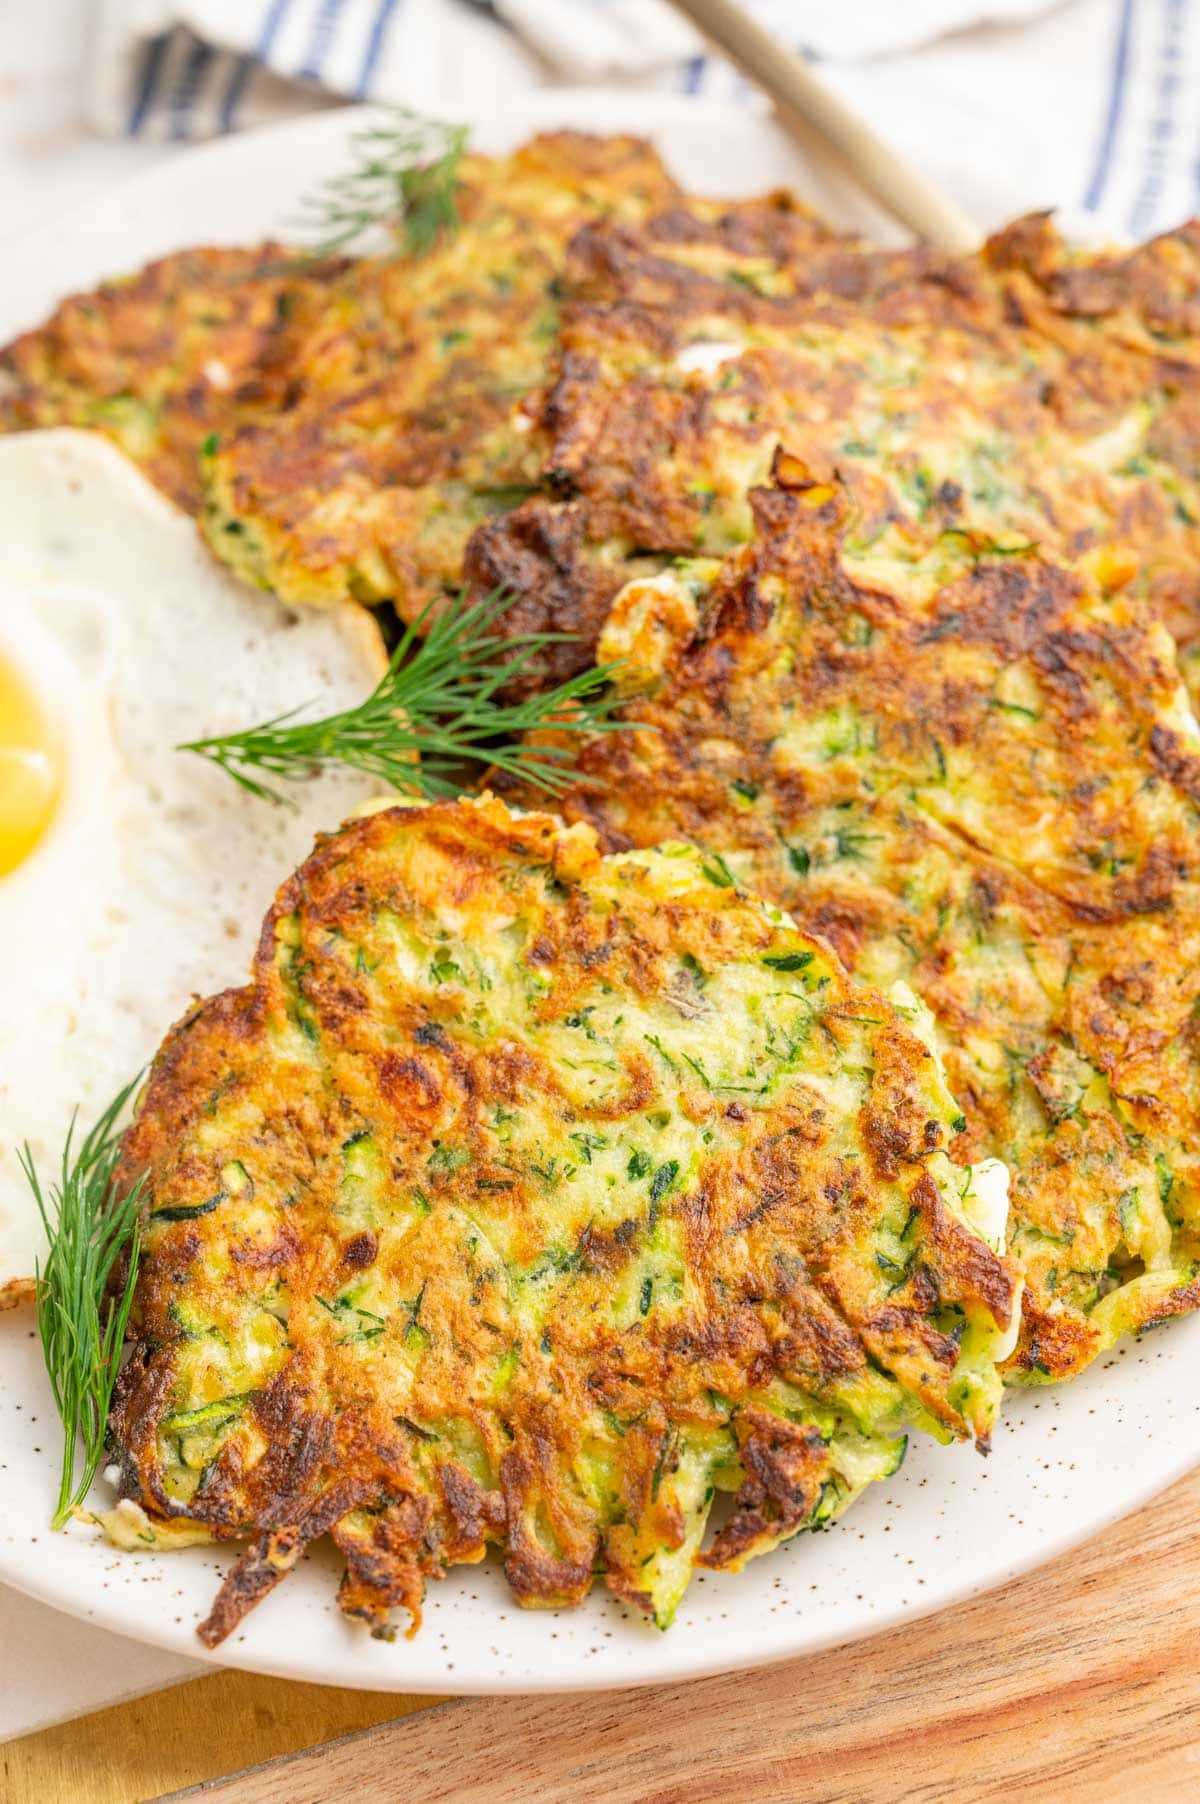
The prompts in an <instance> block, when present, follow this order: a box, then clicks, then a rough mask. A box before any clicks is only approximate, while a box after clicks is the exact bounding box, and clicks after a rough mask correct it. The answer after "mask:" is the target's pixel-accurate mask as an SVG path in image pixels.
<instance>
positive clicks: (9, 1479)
mask: <svg viewBox="0 0 1200 1804" xmlns="http://www.w3.org/2000/svg"><path fill="white" fill-rule="evenodd" d="M353 124H354V115H353V114H351V113H344V112H339V113H327V114H322V115H318V116H316V117H314V118H312V119H306V120H304V121H302V122H301V123H299V124H296V125H289V126H285V127H281V128H279V129H276V130H274V131H271V132H268V133H263V134H258V135H255V136H248V137H244V138H237V139H232V140H229V141H226V142H223V143H221V144H218V145H216V146H213V147H211V148H208V149H205V150H201V151H194V152H192V153H190V154H189V155H188V156H186V157H184V158H182V159H181V160H179V161H177V162H172V163H171V164H170V165H169V166H167V167H164V168H163V169H160V170H158V171H155V172H154V173H153V174H151V175H149V176H146V177H142V178H140V179H139V180H138V181H136V182H134V183H132V184H131V185H129V186H128V187H125V188H123V189H119V190H117V191H115V192H113V193H112V194H111V195H109V196H107V197H106V198H105V199H104V200H103V201H102V202H101V203H100V204H99V205H97V206H94V207H93V208H92V209H91V211H90V212H89V214H88V215H87V216H86V217H85V218H78V219H76V220H73V221H68V222H66V223H65V224H62V223H60V224H58V225H57V226H55V227H54V228H53V229H51V230H46V231H41V232H39V233H38V234H37V235H36V236H34V237H31V238H28V239H26V240H25V241H24V244H23V245H22V247H21V255H20V257H19V258H15V259H14V260H13V262H15V263H16V265H17V267H16V268H13V267H12V264H11V263H10V266H9V268H8V269H6V271H5V283H4V294H3V297H2V299H0V339H2V338H4V337H7V336H8V335H9V334H10V333H11V332H12V331H14V330H16V329H18V328H19V327H21V326H24V325H30V324H33V323H34V322H35V321H36V320H38V319H39V318H40V317H42V316H43V315H44V314H45V313H46V312H47V311H48V309H49V308H50V306H51V305H52V304H53V302H54V301H55V300H56V299H57V298H58V297H59V296H60V295H61V294H63V293H65V292H66V291H67V290H69V289H71V288H76V287H82V286H87V285H90V284H91V283H93V282H95V281H96V280H97V279H98V278H100V277H102V276H105V275H109V274H111V273H113V272H114V271H120V270H123V269H127V268H129V267H131V266H133V265H135V264H137V263H140V262H142V261H144V260H145V259H146V258H148V257H151V256H157V255H160V254H162V253H163V252H165V251H168V250H171V249H175V248H177V247H178V246H179V245H181V244H184V243H197V242H204V241H216V242H221V241H224V242H236V241H238V240H243V239H248V238H252V237H255V236H258V235H261V234H264V233H268V232H271V231H278V230H279V229H280V228H281V226H283V225H284V224H285V223H286V221H287V219H288V217H289V216H290V215H291V213H292V211H293V208H294V205H295V202H296V199H297V197H298V196H299V195H300V194H301V193H302V192H303V191H304V190H305V189H306V188H308V187H310V186H311V185H312V183H313V182H314V181H315V180H316V179H319V178H320V177H321V176H322V175H323V174H325V173H327V172H328V171H329V170H330V169H331V168H336V167H337V164H338V160H339V157H340V156H341V146H342V144H343V141H344V138H345V136H346V134H347V132H348V131H349V130H350V129H352V127H353ZM565 124H570V125H573V126H576V127H582V128H592V129H596V130H601V131H604V130H630V129H633V130H639V131H643V132H649V133H651V134H652V135H653V136H655V137H656V138H657V140H658V142H659V143H660V145H661V147H662V149H663V151H664V153H665V155H666V157H667V160H668V161H669V162H670V163H671V165H672V166H673V167H674V168H675V170H676V171H677V173H678V174H679V175H680V176H681V177H682V178H683V179H684V180H685V181H687V182H688V183H689V184H691V185H692V186H693V187H697V188H707V189H709V190H710V191H713V192H725V193H731V194H735V193H746V192H751V191H753V190H755V189H759V188H765V187H769V186H770V185H772V184H773V183H777V182H781V181H790V182H792V183H793V184H794V185H795V186H797V187H799V188H801V190H802V191H803V192H805V193H806V194H808V195H809V196H811V197H812V198H813V199H815V200H816V201H817V202H818V203H819V204H821V205H823V206H824V208H825V210H826V211H828V212H830V213H831V214H833V215H834V216H835V217H840V218H843V219H848V218H851V217H852V216H851V214H850V212H849V201H848V197H847V196H846V195H845V193H844V192H839V191H838V189H837V187H836V186H835V185H834V184H832V183H831V182H829V181H828V180H827V179H824V178H822V177H821V176H820V175H819V173H818V172H817V170H816V168H815V166H814V165H813V164H811V163H802V162H801V161H800V159H799V158H798V156H797V153H796V151H795V149H794V147H793V146H792V145H791V144H790V143H789V142H788V140H787V139H786V138H784V137H783V136H782V135H781V134H780V133H779V132H778V131H777V129H776V128H775V127H774V126H772V125H771V124H769V123H768V122H766V121H765V120H762V119H755V118H753V117H750V116H748V115H746V114H742V113H725V112H719V111H714V110H713V109H710V108H708V107H697V106H695V105H694V104H692V103H690V102H685V101H681V100H672V99H663V98H661V97H646V96H634V95H627V96H621V95H612V94H602V93H599V92H597V93H594V94H578V93H575V94H571V95H570V96H569V97H562V96H558V97H556V96H554V95H552V94H542V95H536V94H535V95H530V96H523V97H522V98H521V99H520V101H519V103H514V105H513V106H512V107H511V108H510V109H509V110H508V111H507V112H506V114H505V116H504V117H503V119H492V120H481V121H479V122H478V127H477V131H476V141H477V142H478V143H479V144H480V145H481V146H482V147H483V148H484V149H492V148H497V149H498V148H502V147H503V146H504V145H506V144H509V143H515V142H516V141H518V140H519V139H520V138H522V137H524V136H526V135H527V134H528V133H529V132H530V131H533V130H537V129H540V128H543V127H548V126H559V125H565ZM854 223H856V224H858V223H861V218H860V217H854ZM2 570H3V552H2V549H0V573H2ZM241 975H242V974H241V973H240V972H236V971H231V972H230V981H231V982H233V981H238V980H240V978H241ZM1198 1358H1200V1318H1196V1317H1193V1318H1192V1319H1190V1320H1187V1321H1182V1322H1177V1323H1174V1324H1172V1325H1171V1326H1170V1327H1167V1328H1164V1329H1161V1330H1158V1331H1157V1332H1155V1333H1154V1334H1152V1335H1149V1336H1146V1337H1144V1338H1143V1339H1142V1340H1141V1341H1140V1342H1135V1343H1130V1344H1128V1345H1126V1346H1125V1347H1123V1348H1121V1349H1120V1350H1119V1351H1118V1352H1117V1353H1116V1354H1114V1355H1113V1356H1112V1357H1111V1358H1110V1359H1108V1360H1107V1361H1105V1362H1103V1363H1102V1364H1100V1365H1098V1366H1097V1367H1095V1368H1094V1369H1093V1370H1092V1371H1091V1372H1090V1373H1089V1374H1088V1376H1087V1377H1086V1378H1083V1379H1081V1380H1080V1381H1079V1382H1077V1383H1076V1384H1074V1385H1071V1386H1068V1387H1066V1388H1064V1389H1058V1390H1042V1391H1029V1392H1016V1393H1014V1394H1012V1395H1011V1396H1010V1397H1009V1399H1008V1403H1007V1408H1006V1412H1005V1419H1004V1422H1003V1424H1002V1426H1001V1428H1000V1430H999V1432H998V1434H997V1436H996V1446H995V1451H994V1452H993V1454H992V1456H991V1458H990V1459H989V1460H987V1461H984V1460H981V1459H980V1458H979V1456H978V1455H977V1454H975V1453H974V1452H972V1451H971V1450H970V1449H969V1448H963V1447H953V1448H940V1447H937V1446H935V1445H933V1444H931V1443H921V1444H917V1443H916V1442H915V1441H914V1442H912V1443H910V1452H909V1456H908V1460H907V1462H906V1464H905V1466H904V1469H903V1470H902V1472H901V1473H900V1474H899V1476H898V1477H897V1478H896V1479H894V1480H892V1481H891V1482H890V1483H889V1484H887V1485H876V1486H874V1487H872V1490H871V1492H870V1493H869V1494H868V1496H867V1497H866V1498H865V1499H864V1501H862V1502H861V1503H859V1504H858V1505H856V1507H855V1508H854V1509H853V1510H852V1511H851V1512H850V1514H849V1515H848V1516H847V1518H846V1519H845V1522H844V1523H843V1524H842V1525H841V1526H838V1527H836V1528H833V1529H831V1530H829V1531H827V1532H826V1533H824V1534H820V1535H802V1536H800V1537H798V1538H797V1539H796V1540H795V1541H793V1542H792V1543H791V1544H790V1545H789V1546H788V1547H785V1548H784V1549H782V1550H781V1551H780V1552H778V1553H776V1554H774V1555H772V1556H770V1557H769V1558H767V1559H762V1560H758V1561H755V1562H754V1563H753V1564H752V1565H751V1566H749V1567H748V1568H747V1570H746V1571H745V1572H743V1573H740V1574H738V1575H736V1576H717V1575H711V1574H707V1575H704V1576H698V1577H697V1579H696V1580H695V1581H694V1582H693V1585H692V1587H691V1590H690V1591H689V1593H688V1595H687V1597H686V1598H685V1600H684V1603H683V1605H682V1607H681V1608H680V1611H679V1614H678V1617H677V1619H676V1622H675V1626H674V1627H673V1628H672V1629H671V1631H670V1632H669V1633H668V1634H667V1635H665V1636H664V1635H660V1634H658V1633H657V1631H655V1630H653V1629H651V1628H648V1627H646V1626H645V1624H644V1623H642V1622H641V1621H639V1620H634V1619H632V1618H631V1617H629V1616H628V1615H627V1614H626V1613H625V1612H624V1611H622V1610H621V1609H619V1608H618V1607H617V1606H616V1605H615V1604H613V1603H612V1602H611V1600H609V1599H608V1598H607V1597H605V1596H604V1595H602V1594H597V1595H596V1596H594V1597H593V1598H592V1599H591V1601H590V1602H589V1603H588V1604H587V1605H586V1606H585V1607H584V1608H583V1609H581V1610H578V1611H573V1612H568V1611H562V1612H559V1611H551V1612H549V1613H540V1614H533V1613H526V1612H524V1611H521V1610H519V1609H518V1608H517V1607H516V1606H515V1605H514V1604H513V1602H512V1599H511V1597H510V1596H509V1593H508V1590H507V1587H506V1586H505V1584H504V1580H503V1577H502V1575H501V1573H500V1572H499V1570H498V1569H497V1568H496V1567H494V1566H492V1565H490V1564H489V1565H485V1566H480V1567H465V1568H458V1569H456V1570H455V1571H454V1572H453V1573H452V1575H451V1576H450V1577H449V1578H448V1579H446V1580H444V1581H443V1582H442V1583H440V1584H437V1585H432V1586H431V1587H430V1591H429V1598H428V1604H427V1608H426V1620H425V1626H424V1628H423V1629H422V1631H421V1633H420V1635H419V1636H418V1637H417V1639H416V1640H415V1641H411V1642H409V1641H405V1640H403V1639H400V1640H397V1641H396V1642H394V1643H392V1644H390V1645H389V1644H385V1643H381V1642H376V1641H372V1640H370V1638H369V1637H368V1636H367V1635H366V1634H364V1633H363V1632H362V1631H361V1630H360V1629H358V1628H356V1627H353V1626H351V1625H349V1624H347V1623H346V1622H345V1621H344V1620H343V1619H342V1618H341V1617H340V1615H339V1613H338V1610H337V1607H336V1604H335V1602H334V1591H335V1588H336V1583H337V1567H336V1565H335V1562H334V1561H333V1559H331V1558H328V1557H326V1555H325V1554H324V1553H323V1552H321V1551H319V1550H318V1551H317V1552H315V1553H313V1554H312V1555H311V1556H309V1557H308V1558H306V1559H305V1560H304V1561H303V1562H302V1564H301V1566H300V1568H299V1570H298V1571H297V1572H296V1573H294V1574H293V1575H292V1577H291V1578H290V1579H289V1580H288V1581H287V1582H286V1583H285V1584H283V1585H282V1586H280V1588H279V1589H278V1590H277V1591H276V1592H275V1594H274V1595H273V1596H272V1597H270V1598H268V1599H267V1601H266V1602H265V1603H263V1604H262V1605H261V1606H260V1607H259V1609H257V1610H256V1611H255V1612H254V1613H253V1615H252V1616H250V1617H249V1618H248V1619H247V1621H246V1622H245V1623H244V1624H243V1626H242V1628H241V1630H240V1631H239V1632H238V1633H236V1634H235V1635H233V1636H232V1637H231V1638H230V1639H229V1641H227V1642H226V1643H225V1645H224V1646H223V1647H221V1648H220V1649H218V1650H217V1652H216V1654H213V1655H206V1653H205V1651H204V1649H203V1648H202V1647H201V1645H200V1643H199V1642H198V1641H197V1640H196V1639H195V1634H194V1629H195V1625H196V1623H197V1621H198V1620H199V1619H200V1617H201V1616H203V1615H204V1614H205V1613H206V1612H207V1609H208V1606H209V1603H210V1601H211V1599H212V1595H213V1593H214V1591H215V1590H216V1587H217V1584H218V1582H219V1575H220V1573H221V1572H222V1570H223V1568H224V1566H225V1564H226V1561H227V1557H228V1556H224V1555H218V1554H216V1553H214V1552H212V1551H209V1550H206V1549H201V1548H192V1549H189V1550H187V1551H186V1552H181V1553H175V1554H167V1555H161V1554H160V1555H150V1554H144V1555H125V1554H118V1553H114V1552H113V1551H112V1550H111V1549H110V1548H108V1547H106V1546H105V1545H104V1544H103V1543H102V1542H100V1541H99V1540H98V1539H97V1538H96V1537H95V1536H94V1535H93V1534H92V1533H91V1532H90V1531H88V1530H87V1529H85V1528H81V1527H79V1526H72V1528H71V1529H70V1530H69V1531H68V1532H67V1533H66V1534H63V1535H54V1534H52V1533H51V1531H50V1529H49V1526H48V1521H49V1515H50V1509H51V1505H52V1499H53V1494H54V1489H55V1482H56V1468H57V1457H58V1448H59V1444H60V1433H59V1427H58V1423H57V1421H56V1419H55V1416H54V1410H53V1406H52V1404H51V1401H50V1396H49V1392H48V1390H47V1387H46V1383H45V1380H44V1377H43V1373H42V1367H41V1361H40V1357H39V1349H38V1343H37V1339H36V1336H35V1333H34V1330H33V1323H32V1320H31V1317H30V1314H29V1312H28V1311H26V1310H18V1311H12V1312H11V1313H9V1314H8V1315H5V1316H0V1579H3V1580H4V1581H6V1582H7V1583H9V1584H11V1585H15V1586H16V1587H17V1588H18V1589H20V1590H23V1591H27V1592H29V1593H30V1594H31V1595H33V1596H35V1597H40V1598H42V1599H44V1600H45V1601H46V1602H47V1603H50V1604H54V1605H56V1606H57V1607H58V1608H59V1609H62V1610H66V1611H69V1612H70V1613H72V1614H73V1615H76V1616H80V1617H84V1618H86V1619H87V1620H88V1621H90V1622H93V1623H95V1624H97V1625H99V1626H103V1627H105V1628H109V1629H113V1630H115V1631H117V1632H118V1633H120V1634H123V1635H128V1636H132V1637H133V1638H134V1639H136V1640H140V1641H148V1642H153V1643H156V1644H157V1645H159V1646H161V1647H166V1648H170V1649H171V1650H172V1651H174V1652H176V1653H180V1654H187V1655H192V1656H195V1657H197V1658H200V1659H205V1658H207V1659H210V1660H212V1661H214V1662H215V1663H216V1664H224V1665H232V1666H244V1667H248V1668H251V1669H253V1670H256V1671H260V1672H271V1673H278V1674H281V1675H283V1676H286V1677H289V1678H296V1679H309V1680H319V1681H325V1682H327V1683H333V1684H340V1685H359V1686H365V1687H371V1688H375V1689H380V1690H389V1689H391V1690H397V1691H429V1692H476V1693H478V1692H494V1691H536V1690H556V1689H561V1690H567V1689H583V1688H586V1687H601V1686H611V1685H634V1684H649V1683H653V1682H656V1681H663V1680H668V1679H679V1678H683V1677H687V1676H689V1675H698V1674H701V1673H711V1672H719V1671H727V1670H730V1669H732V1668H735V1667H743V1666H753V1665H757V1664H761V1663H763V1662H766V1661H771V1660H782V1659H786V1658H788V1657H789V1656H793V1655H797V1654H803V1653H808V1652H813V1651H815V1650H816V1649H819V1648H822V1647H827V1646H830V1645H832V1644H834V1643H837V1642H845V1641H851V1640H853V1639H854V1638H855V1637H856V1636H862V1635H869V1634H871V1633H872V1632H874V1631H875V1630H878V1629H882V1628H886V1627H891V1626H894V1625H895V1624H896V1623H899V1622H903V1621H905V1620H907V1619H910V1618H912V1617H915V1616H918V1615H922V1614H926V1613H928V1612H930V1611H933V1610H937V1609H941V1608H943V1607H944V1606H945V1605H947V1604H950V1603H953V1602H955V1601H957V1600H958V1599H960V1598H962V1597H965V1596H967V1595H969V1594H971V1593H973V1592H977V1591H982V1590H984V1589H986V1588H987V1587H988V1586H990V1585H996V1584H999V1583H1000V1582H1001V1581H1003V1580H1004V1579H1007V1578H1009V1577H1011V1576H1012V1575H1013V1574H1015V1573H1017V1572H1020V1571H1022V1570H1024V1569H1026V1568H1028V1567H1030V1566H1034V1565H1036V1564H1037V1563H1038V1562H1039V1561H1042V1560H1046V1559H1049V1558H1051V1557H1052V1556H1053V1555H1054V1554H1057V1553H1060V1552H1061V1551H1062V1550H1063V1549H1064V1548H1067V1547H1069V1546H1071V1545H1072V1544H1073V1543H1075V1542H1077V1541H1081V1540H1083V1539H1084V1537H1085V1536H1087V1535H1090V1534H1092V1533H1094V1532H1095V1530H1097V1529H1099V1528H1101V1527H1103V1525H1104V1524H1105V1523H1107V1522H1110V1521H1111V1520H1113V1518H1115V1517H1117V1516H1120V1515H1123V1514H1125V1513H1126V1512H1128V1511H1130V1510H1133V1509H1136V1508H1137V1507H1138V1506H1139V1505H1140V1504H1142V1503H1143V1502H1144V1501H1145V1500H1146V1499H1147V1498H1148V1497H1150V1496H1152V1495H1153V1494H1154V1493H1155V1492H1156V1491H1159V1490H1161V1489H1163V1488H1164V1487H1165V1486H1166V1485H1168V1484H1170V1483H1171V1482H1172V1480H1174V1479H1175V1478H1177V1477H1178V1476H1179V1475H1180V1474H1181V1473H1183V1472H1184V1471H1186V1470H1187V1469H1188V1467H1189V1466H1191V1465H1193V1464H1195V1463H1197V1462H1198V1461H1200V1398H1198V1397H1197V1393H1196V1387H1195V1384H1194V1382H1193V1380H1192V1373H1193V1372H1194V1370H1195V1367H1196V1363H1197V1359H1198Z"/></svg>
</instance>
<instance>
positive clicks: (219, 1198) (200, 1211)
mask: <svg viewBox="0 0 1200 1804" xmlns="http://www.w3.org/2000/svg"><path fill="white" fill-rule="evenodd" d="M224 1201H225V1192H224V1191H223V1190H218V1191H217V1193H216V1195H215V1196H210V1197H208V1198H206V1200H205V1201H204V1202H202V1203H174V1204H171V1205H170V1206H168V1207H167V1208H166V1209H154V1210H152V1211H151V1213H150V1220H151V1221H152V1222H155V1221H196V1220H198V1218H199V1217H200V1216H201V1215H211V1214H212V1212H213V1210H214V1209H215V1208H216V1207H217V1206H218V1204H220V1203H223V1202H224Z"/></svg>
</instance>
